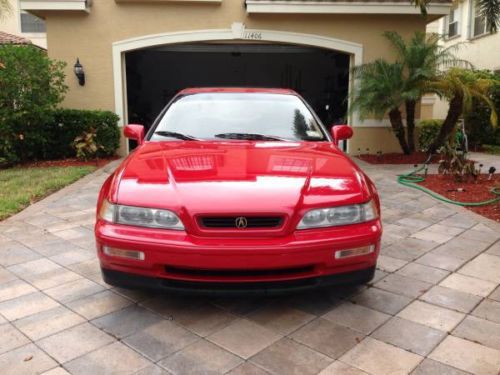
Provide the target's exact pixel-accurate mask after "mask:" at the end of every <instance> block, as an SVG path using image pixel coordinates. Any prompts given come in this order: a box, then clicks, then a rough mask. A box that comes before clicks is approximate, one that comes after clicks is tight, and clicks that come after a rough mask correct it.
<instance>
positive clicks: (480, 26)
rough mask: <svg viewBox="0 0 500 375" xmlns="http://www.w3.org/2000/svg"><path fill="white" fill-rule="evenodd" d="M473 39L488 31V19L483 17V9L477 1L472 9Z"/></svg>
mask: <svg viewBox="0 0 500 375" xmlns="http://www.w3.org/2000/svg"><path fill="white" fill-rule="evenodd" d="M472 18H473V24H472V25H473V26H472V37H475V36H480V35H483V34H486V33H487V30H486V19H485V18H484V17H483V16H482V15H481V9H480V8H479V5H478V3H477V1H474V6H473V9H472Z"/></svg>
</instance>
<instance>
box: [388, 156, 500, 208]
mask: <svg viewBox="0 0 500 375" xmlns="http://www.w3.org/2000/svg"><path fill="white" fill-rule="evenodd" d="M426 165H427V163H426V164H424V165H422V166H421V167H420V168H416V169H415V170H413V171H411V172H409V173H405V174H402V175H398V183H399V184H401V185H404V186H408V187H410V188H413V189H417V190H420V191H423V192H424V193H426V194H429V195H430V196H431V197H433V198H436V199H438V200H440V201H442V202H446V203H451V204H456V205H457V206H464V207H478V206H486V205H488V204H492V203H497V202H500V188H498V187H494V188H492V189H491V190H490V192H491V193H492V194H493V195H495V196H496V198H492V199H488V200H486V201H482V202H458V201H454V200H451V199H448V198H446V197H443V196H442V195H440V194H438V193H435V192H433V191H432V190H429V189H427V188H425V187H423V186H420V185H417V182H423V181H425V178H424V177H422V176H417V173H418V172H420V171H422V170H424V169H425V168H426Z"/></svg>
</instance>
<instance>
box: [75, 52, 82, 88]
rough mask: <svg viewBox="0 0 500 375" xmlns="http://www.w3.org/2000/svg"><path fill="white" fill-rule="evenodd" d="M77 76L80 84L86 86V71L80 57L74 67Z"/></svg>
mask: <svg viewBox="0 0 500 375" xmlns="http://www.w3.org/2000/svg"><path fill="white" fill-rule="evenodd" d="M73 71H74V72H75V76H76V78H78V83H79V84H80V86H85V71H84V70H83V65H82V64H80V59H79V58H77V59H76V63H75V66H74V67H73Z"/></svg>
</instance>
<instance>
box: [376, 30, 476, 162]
mask: <svg viewBox="0 0 500 375" xmlns="http://www.w3.org/2000/svg"><path fill="white" fill-rule="evenodd" d="M384 36H385V37H386V38H387V39H388V40H389V41H390V42H391V44H392V46H393V47H394V49H395V50H396V52H397V54H398V60H399V61H401V63H402V64H403V66H404V68H405V70H404V79H405V93H406V97H407V99H406V100H405V103H404V104H405V110H406V130H407V143H408V148H409V150H410V153H412V152H414V151H415V109H416V106H417V102H419V101H420V99H421V98H422V96H423V95H424V94H425V91H424V88H425V86H426V83H427V82H428V81H429V80H430V79H432V78H433V77H435V76H436V74H438V72H439V69H442V68H447V67H450V66H471V64H470V63H469V62H467V61H464V60H460V59H458V58H457V57H455V55H454V52H455V51H456V50H458V48H460V45H459V44H455V45H453V46H451V47H448V48H444V47H442V46H441V45H440V44H439V41H440V39H441V37H440V36H439V35H438V34H426V33H424V32H416V33H415V34H413V37H412V38H411V39H410V41H409V42H406V41H405V40H404V39H403V38H402V37H401V35H399V34H398V33H397V32H395V31H387V32H385V33H384Z"/></svg>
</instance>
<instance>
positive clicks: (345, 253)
mask: <svg viewBox="0 0 500 375" xmlns="http://www.w3.org/2000/svg"><path fill="white" fill-rule="evenodd" d="M374 251H375V245H368V246H361V247H356V248H354V249H348V250H339V251H336V252H335V259H344V258H350V257H357V256H360V255H367V254H370V253H373V252H374Z"/></svg>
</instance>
